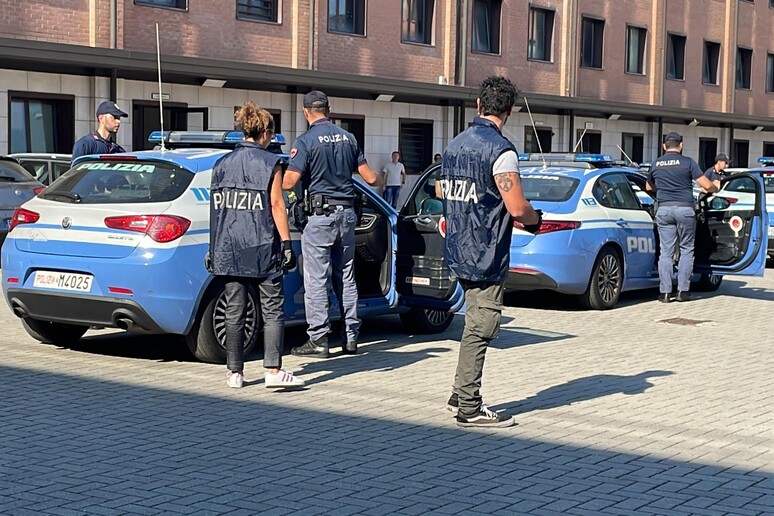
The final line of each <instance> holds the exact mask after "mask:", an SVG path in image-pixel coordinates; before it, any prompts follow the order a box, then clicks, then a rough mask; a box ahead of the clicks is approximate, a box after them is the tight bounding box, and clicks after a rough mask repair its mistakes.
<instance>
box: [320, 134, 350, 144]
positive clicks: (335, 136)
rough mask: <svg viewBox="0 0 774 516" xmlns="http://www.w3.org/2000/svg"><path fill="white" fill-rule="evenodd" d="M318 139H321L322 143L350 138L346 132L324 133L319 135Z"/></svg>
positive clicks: (344, 140)
mask: <svg viewBox="0 0 774 516" xmlns="http://www.w3.org/2000/svg"><path fill="white" fill-rule="evenodd" d="M317 139H318V140H319V141H320V143H337V142H348V141H349V138H347V135H346V134H324V135H322V136H318V137H317Z"/></svg>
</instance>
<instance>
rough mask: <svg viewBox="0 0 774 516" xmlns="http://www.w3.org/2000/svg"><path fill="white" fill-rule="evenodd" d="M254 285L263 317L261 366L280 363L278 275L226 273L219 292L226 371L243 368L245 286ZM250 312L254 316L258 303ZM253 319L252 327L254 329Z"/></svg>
mask: <svg viewBox="0 0 774 516" xmlns="http://www.w3.org/2000/svg"><path fill="white" fill-rule="evenodd" d="M250 285H252V286H253V287H255V289H256V292H257V294H258V296H257V299H256V301H257V303H258V305H260V311H261V318H262V319H263V367H265V368H266V369H274V368H280V367H282V347H283V345H284V343H285V312H284V304H285V293H284V290H283V281H282V276H279V277H277V278H274V279H254V278H242V277H236V276H228V279H227V282H226V287H225V289H224V291H223V296H224V298H225V301H226V312H225V319H226V365H227V366H228V369H229V370H230V371H242V370H243V369H244V349H245V320H246V318H247V311H248V294H247V292H248V290H249V288H250ZM255 309H256V313H255V314H253V316H254V317H255V318H256V320H257V319H258V313H257V310H258V307H255ZM258 326H259V325H258V324H257V321H256V325H255V327H256V331H258Z"/></svg>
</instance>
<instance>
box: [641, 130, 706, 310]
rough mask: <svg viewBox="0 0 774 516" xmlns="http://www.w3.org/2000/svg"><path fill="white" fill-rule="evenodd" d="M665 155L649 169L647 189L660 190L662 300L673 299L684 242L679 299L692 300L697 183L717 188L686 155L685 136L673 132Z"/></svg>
mask: <svg viewBox="0 0 774 516" xmlns="http://www.w3.org/2000/svg"><path fill="white" fill-rule="evenodd" d="M663 147H664V155H662V156H661V157H659V158H657V159H656V160H655V161H654V162H653V165H652V166H651V167H650V171H648V183H647V189H648V190H651V191H655V192H656V200H657V201H658V211H657V212H656V226H657V227H658V236H659V240H660V247H661V250H660V254H659V259H658V277H659V280H660V282H659V291H660V295H659V297H658V300H659V301H661V302H662V303H669V302H670V301H671V300H672V297H671V295H672V273H673V272H674V265H673V261H674V255H675V248H676V246H677V245H678V243H679V245H680V261H679V262H678V265H677V300H678V301H688V300H689V299H690V295H689V294H688V291H689V290H690V287H691V274H693V249H694V241H695V239H696V212H695V211H694V198H693V182H694V181H696V182H697V183H698V184H699V186H701V187H702V188H704V189H705V190H706V191H708V192H716V191H717V187H716V186H715V185H714V184H713V183H712V181H710V180H709V179H707V178H706V177H704V174H703V173H702V171H701V168H699V165H698V163H696V162H695V161H694V160H693V159H691V158H689V157H687V156H683V155H682V151H683V137H682V136H681V135H680V134H678V133H675V132H671V133H669V134H667V135H666V137H665V138H664V145H663Z"/></svg>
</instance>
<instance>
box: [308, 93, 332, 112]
mask: <svg viewBox="0 0 774 516" xmlns="http://www.w3.org/2000/svg"><path fill="white" fill-rule="evenodd" d="M304 107H305V108H307V109H309V108H326V107H328V95H326V94H325V93H323V92H321V91H320V90H312V91H310V92H309V93H307V94H306V95H304Z"/></svg>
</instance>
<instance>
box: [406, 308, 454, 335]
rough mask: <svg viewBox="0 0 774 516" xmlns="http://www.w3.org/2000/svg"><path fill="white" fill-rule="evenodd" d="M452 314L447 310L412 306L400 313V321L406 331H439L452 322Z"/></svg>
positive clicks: (424, 332) (423, 332)
mask: <svg viewBox="0 0 774 516" xmlns="http://www.w3.org/2000/svg"><path fill="white" fill-rule="evenodd" d="M453 319H454V314H452V313H451V312H449V311H448V310H432V309H429V308H419V307H412V308H411V309H410V310H409V311H408V312H403V313H401V314H400V321H401V322H402V323H403V329H404V330H405V331H406V332H407V333H421V334H429V333H441V332H442V331H444V330H445V329H446V328H448V327H449V325H450V324H451V323H452V320H453Z"/></svg>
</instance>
